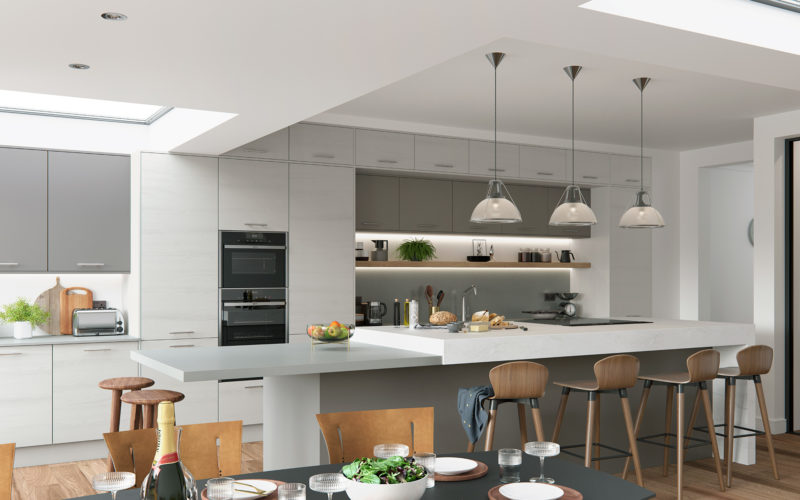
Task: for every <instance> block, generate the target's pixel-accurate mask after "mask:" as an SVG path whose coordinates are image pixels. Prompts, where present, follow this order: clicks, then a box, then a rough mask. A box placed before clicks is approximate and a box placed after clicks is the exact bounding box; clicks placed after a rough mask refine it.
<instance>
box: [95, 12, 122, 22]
mask: <svg viewBox="0 0 800 500" xmlns="http://www.w3.org/2000/svg"><path fill="white" fill-rule="evenodd" d="M100 17H102V18H103V19H106V20H108V21H124V20H126V19H128V16H126V15H125V14H120V13H119V12H103V13H102V14H100Z"/></svg>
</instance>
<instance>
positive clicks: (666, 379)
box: [622, 349, 725, 499]
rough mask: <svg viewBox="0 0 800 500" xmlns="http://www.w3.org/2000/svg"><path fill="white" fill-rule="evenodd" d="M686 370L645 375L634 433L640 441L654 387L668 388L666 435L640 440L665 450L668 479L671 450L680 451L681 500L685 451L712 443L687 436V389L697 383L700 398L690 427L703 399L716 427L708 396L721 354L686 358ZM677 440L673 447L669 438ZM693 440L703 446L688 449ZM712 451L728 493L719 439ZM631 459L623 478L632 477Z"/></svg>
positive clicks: (707, 352) (706, 352) (709, 352)
mask: <svg viewBox="0 0 800 500" xmlns="http://www.w3.org/2000/svg"><path fill="white" fill-rule="evenodd" d="M686 368H687V370H688V371H685V372H678V373H663V374H658V375H642V376H641V377H639V379H640V380H644V390H643V391H642V401H641V403H640V404H639V412H638V413H637V414H636V426H635V429H634V434H636V436H637V438H638V435H639V428H640V427H641V423H642V419H643V418H644V410H645V407H646V406H647V398H648V396H649V395H650V388H651V387H652V386H653V384H656V385H664V386H666V387H667V408H666V415H665V428H664V433H662V434H653V435H650V436H644V437H640V438H638V440H639V441H641V442H643V443H648V444H654V445H658V446H663V447H664V470H663V474H664V476H665V477H666V475H667V473H668V472H669V449H670V448H676V450H677V455H678V456H677V458H676V463H677V466H678V499H680V498H682V497H683V458H684V452H685V450H686V449H687V448H695V447H697V446H705V445H707V444H709V441H706V440H701V439H696V438H692V437H691V436H690V433H689V432H686V434H685V435H684V423H683V414H684V410H683V409H684V403H685V394H684V388H685V386H686V385H688V384H697V396H696V398H695V405H694V409H693V410H692V416H691V418H690V419H689V428H691V426H692V425H693V424H694V420H695V419H696V418H697V410H698V409H699V402H700V400H701V398H702V402H703V408H704V410H705V414H706V422H707V423H708V425H713V418H712V416H711V402H710V399H709V397H708V385H707V383H708V381H709V380H714V378H715V377H716V376H717V370H719V352H718V351H715V350H714V349H706V350H703V351H699V352H696V353H694V354H692V355H691V356H689V357H688V358H686ZM675 392H677V393H678V409H677V417H678V418H677V422H676V431H677V433H672V404H673V400H674V399H675V397H674V395H675ZM673 436H674V437H675V445H671V444H669V438H670V437H673ZM660 437H663V438H664V442H663V443H662V442H659V441H653V439H654V438H660ZM689 440H694V441H699V442H700V443H698V444H695V445H692V446H688V442H689ZM710 444H711V452H712V454H713V456H714V465H715V466H716V468H717V478H718V479H719V489H720V491H725V484H724V483H723V481H722V467H721V465H720V459H719V449H718V448H717V440H716V439H711V440H710ZM629 462H630V461H629V460H626V461H625V468H624V469H623V471H622V477H623V479H624V478H625V476H626V475H627V474H628V465H629Z"/></svg>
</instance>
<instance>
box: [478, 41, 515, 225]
mask: <svg viewBox="0 0 800 500" xmlns="http://www.w3.org/2000/svg"><path fill="white" fill-rule="evenodd" d="M505 56H506V55H505V54H504V53H503V52H492V53H490V54H486V58H487V59H488V60H489V63H490V64H491V65H492V67H493V68H494V166H493V168H492V171H493V172H494V178H493V179H492V180H490V181H489V189H488V191H487V193H486V198H485V199H483V200H482V201H481V202H480V203H478V204H477V205H476V206H475V209H474V210H473V211H472V216H471V217H470V222H476V223H484V224H512V223H516V222H522V216H521V215H520V213H519V209H518V208H517V205H516V204H515V203H514V200H513V199H512V198H511V193H509V192H508V188H506V186H505V184H503V181H501V180H500V179H498V178H497V67H498V66H499V65H500V62H501V61H502V60H503V58H504V57H505Z"/></svg>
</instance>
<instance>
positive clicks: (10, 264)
mask: <svg viewBox="0 0 800 500" xmlns="http://www.w3.org/2000/svg"><path fill="white" fill-rule="evenodd" d="M18 265H19V262H0V266H3V267H14V266H18Z"/></svg>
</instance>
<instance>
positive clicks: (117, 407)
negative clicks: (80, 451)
mask: <svg viewBox="0 0 800 500" xmlns="http://www.w3.org/2000/svg"><path fill="white" fill-rule="evenodd" d="M121 397H122V390H120V389H113V390H112V391H111V425H110V426H109V431H110V432H119V419H120V413H121V412H122V401H120V398H121ZM108 472H114V462H112V461H111V454H110V453H109V455H108Z"/></svg>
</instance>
